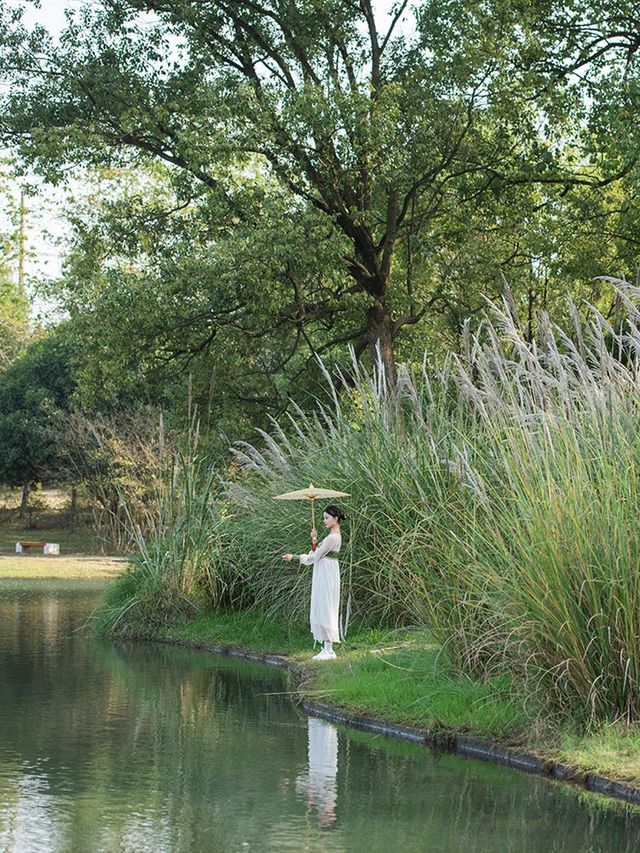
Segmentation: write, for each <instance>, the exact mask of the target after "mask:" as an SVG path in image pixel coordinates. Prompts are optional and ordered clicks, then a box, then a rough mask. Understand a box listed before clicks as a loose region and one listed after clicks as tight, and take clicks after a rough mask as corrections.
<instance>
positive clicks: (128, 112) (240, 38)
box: [0, 0, 637, 427]
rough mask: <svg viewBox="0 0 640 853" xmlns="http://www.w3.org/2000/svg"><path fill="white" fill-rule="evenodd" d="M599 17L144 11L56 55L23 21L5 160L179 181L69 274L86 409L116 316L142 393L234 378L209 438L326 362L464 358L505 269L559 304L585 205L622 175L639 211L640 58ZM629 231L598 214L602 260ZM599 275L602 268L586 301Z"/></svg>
mask: <svg viewBox="0 0 640 853" xmlns="http://www.w3.org/2000/svg"><path fill="white" fill-rule="evenodd" d="M590 8H591V7H590V5H589V4H580V3H578V4H574V6H572V7H571V8H570V9H565V7H564V6H560V5H557V4H554V3H552V4H543V5H542V6H531V5H527V4H515V5H514V4H511V3H506V2H503V0H492V2H490V3H488V4H484V5H482V6H470V5H469V4H468V3H466V2H454V3H444V4H442V3H438V2H431V0H422V2H420V3H418V4H416V5H415V7H414V8H412V7H409V6H408V4H401V5H400V6H398V7H397V8H396V7H394V9H393V11H390V12H389V13H388V14H383V12H382V11H381V10H374V7H373V5H372V4H370V3H369V2H363V3H362V4H360V5H358V4H346V3H343V2H338V1H337V0H323V2H319V3H318V2H314V3H313V4H302V5H301V4H296V5H291V4H289V5H286V4H285V5H283V4H281V3H273V2H270V0H269V2H266V3H264V4H228V3H222V4H217V5H213V6H212V5H211V4H206V5H202V4H196V3H193V2H190V0H180V2H171V3H165V2H155V0H154V2H144V0H135V1H134V0H132V2H128V3H124V4H119V5H117V6H115V5H114V4H111V3H104V4H97V5H96V4H92V5H91V6H89V4H87V5H83V6H81V8H80V9H79V10H78V11H77V13H76V14H75V15H73V16H72V17H71V20H70V24H69V26H68V29H67V31H66V32H65V35H64V38H63V39H61V41H60V43H59V44H58V45H56V44H54V43H53V42H52V40H51V39H48V38H47V37H46V35H45V34H44V33H43V32H42V31H41V30H38V31H36V32H34V33H32V34H30V33H28V32H27V31H26V30H24V29H23V28H22V27H21V25H20V23H19V14H18V13H16V12H15V11H10V10H9V9H6V10H5V12H4V15H3V18H2V20H1V21H0V26H1V27H2V28H3V34H4V39H3V41H4V51H3V60H4V64H5V66H6V67H7V68H9V69H10V72H9V75H10V80H11V87H10V89H9V91H8V94H7V96H6V97H5V98H4V100H3V106H2V108H1V110H2V123H1V125H0V126H1V127H2V130H3V135H4V137H5V138H6V140H7V142H9V143H12V144H13V145H17V146H18V148H19V149H20V151H21V154H22V156H23V157H24V158H25V159H26V160H27V161H29V162H30V163H32V164H34V166H35V167H36V168H37V169H38V170H39V171H40V172H42V173H44V174H46V175H47V176H48V177H50V178H52V179H54V178H58V177H60V176H61V175H62V174H63V172H64V169H65V168H66V167H67V166H68V165H69V164H82V165H83V166H85V165H87V164H90V165H101V166H105V165H106V166H107V167H109V168H111V167H113V166H114V165H120V166H122V165H127V166H131V165H132V166H133V167H134V168H135V169H140V168H141V167H144V168H148V165H149V163H150V162H151V163H166V164H169V167H170V174H171V191H170V194H169V195H170V198H169V197H168V198H165V199H162V200H159V199H158V198H154V199H152V201H151V203H150V204H147V203H144V202H142V200H141V196H143V195H145V193H144V192H142V193H140V192H137V193H135V194H134V195H132V196H130V197H128V198H126V199H125V200H124V201H123V202H121V203H119V204H118V205H116V206H115V207H114V208H113V209H112V211H111V214H112V215H111V216H107V224H108V229H109V230H111V231H112V235H113V236H112V237H111V238H110V239H107V246H108V249H109V254H110V256H109V257H108V259H107V260H106V261H105V259H104V257H102V256H101V255H100V252H99V249H100V247H101V244H102V240H101V239H100V236H99V235H96V233H95V229H93V228H89V229H88V232H87V233H85V234H84V236H85V237H86V240H84V241H83V246H82V248H83V252H84V257H81V255H82V254H83V252H82V251H81V252H79V253H78V256H77V257H76V261H77V264H76V269H75V273H76V275H75V276H74V273H73V272H72V275H71V284H72V286H73V284H74V277H75V278H76V279H78V278H79V279H81V280H83V279H86V280H88V281H93V282H96V279H98V280H97V282H96V283H97V291H98V296H99V299H98V304H97V306H96V313H95V314H93V313H92V311H89V313H88V315H87V316H85V318H84V319H85V321H86V322H88V323H89V326H90V327H91V319H93V320H95V326H94V327H92V328H90V329H88V330H87V329H85V332H86V334H87V335H88V336H89V337H90V339H91V343H92V351H93V352H94V353H96V357H95V358H94V359H93V360H92V366H91V368H90V370H93V371H95V376H94V381H93V387H94V389H95V388H97V387H98V385H99V383H100V380H101V377H102V375H103V374H102V373H101V372H100V371H99V365H100V361H101V360H100V358H99V355H98V354H99V353H101V352H102V353H104V352H106V351H108V350H107V349H106V348H107V347H109V346H110V344H111V341H103V342H102V346H100V339H99V333H98V331H97V329H99V328H101V327H102V324H103V323H104V318H105V317H107V316H109V310H110V308H113V309H114V316H115V317H116V318H117V319H118V321H120V322H121V324H122V333H121V335H120V340H119V343H120V347H119V348H118V349H117V350H116V351H117V352H118V353H119V354H120V358H121V362H120V363H121V364H123V365H126V366H127V367H128V368H129V370H130V371H131V372H132V373H133V374H136V377H135V378H136V379H139V380H140V381H143V379H146V378H147V376H148V374H149V372H150V368H155V367H160V366H161V365H162V364H163V362H164V363H165V367H166V365H167V363H168V364H175V365H180V364H181V363H184V362H185V361H187V362H189V363H191V362H193V361H195V362H196V366H197V367H198V373H199V376H200V379H199V383H200V385H201V386H202V396H203V397H204V396H206V390H205V389H206V388H207V387H208V385H209V382H208V377H210V376H211V374H212V373H214V372H215V374H216V375H217V376H219V377H220V383H219V385H218V386H217V387H218V388H223V389H224V391H223V392H222V393H221V394H220V399H219V405H218V412H216V414H215V417H216V419H217V418H218V417H219V413H220V412H223V411H224V410H225V402H226V399H227V398H228V396H229V391H232V392H233V393H234V394H235V395H236V397H239V396H242V397H244V401H243V402H245V403H254V404H255V403H258V404H259V405H262V406H263V407H265V406H266V407H268V408H269V409H270V410H271V411H272V412H273V411H277V410H278V409H279V408H280V407H281V402H282V399H283V398H285V397H286V396H287V394H288V393H289V390H290V388H291V387H292V385H293V380H292V377H295V376H296V375H297V374H298V373H304V371H305V370H306V369H307V368H308V366H309V361H308V360H309V356H310V355H313V352H314V351H318V350H323V349H324V350H326V351H327V352H332V353H335V355H336V357H337V358H339V357H340V356H341V355H342V351H341V347H343V346H344V345H345V344H346V343H348V342H351V343H353V345H354V347H355V350H356V352H357V354H358V355H359V356H360V357H362V356H363V355H364V353H365V352H366V351H367V350H369V351H370V352H371V354H372V357H373V358H376V357H377V356H376V355H375V352H376V350H375V346H376V343H377V341H378V340H380V341H381V343H382V345H381V347H380V348H379V350H378V352H379V357H380V359H381V360H382V362H383V363H384V364H385V367H386V370H387V374H388V375H389V377H390V378H392V377H393V372H394V357H393V356H394V350H397V351H398V352H399V353H400V357H401V358H404V359H406V358H408V357H409V354H410V353H411V352H412V350H413V349H415V340H416V335H417V334H419V333H420V332H424V331H428V332H429V333H430V335H431V336H434V335H435V332H436V331H439V332H441V331H442V327H443V325H444V328H445V329H446V331H447V332H448V333H449V334H451V335H452V336H455V335H457V334H458V333H459V328H460V325H461V317H463V316H466V315H467V314H468V313H469V311H476V310H477V309H478V307H479V305H480V304H481V297H482V292H485V293H487V292H488V293H490V294H491V295H495V294H496V293H498V292H499V291H500V290H501V289H502V287H503V284H502V280H501V277H500V273H501V272H503V273H504V272H506V273H507V274H509V270H510V268H511V266H512V265H513V264H514V262H515V268H516V270H517V274H515V275H514V282H513V285H514V289H515V290H516V291H518V292H522V293H523V298H524V299H525V300H526V301H528V302H529V303H531V302H535V301H536V300H537V302H538V305H540V304H541V303H544V304H545V306H548V305H551V304H552V302H553V299H551V298H549V294H550V293H553V290H554V288H553V282H551V284H550V285H549V282H548V276H545V275H540V274H539V272H540V271H539V258H540V255H541V251H540V248H539V246H538V247H536V246H535V245H532V244H533V243H534V242H535V241H536V237H539V236H540V234H543V233H545V232H546V229H547V223H548V222H549V221H550V219H553V218H554V217H555V216H556V213H557V211H558V210H559V209H560V208H562V207H563V205H564V202H565V199H571V198H572V197H573V193H574V191H577V192H582V190H581V188H591V189H592V190H594V191H598V192H601V191H602V190H603V189H604V188H605V187H608V186H609V185H610V184H611V182H613V181H614V179H617V178H620V177H621V176H625V175H626V176H627V178H628V181H629V187H628V189H626V190H625V197H626V199H628V200H631V199H632V198H633V195H632V193H631V192H630V190H631V187H632V186H633V185H634V181H637V173H636V171H635V166H634V163H635V159H634V158H632V157H631V156H630V154H629V152H628V151H625V148H624V145H620V144H618V142H617V140H618V138H619V136H620V133H619V132H618V131H619V129H620V127H621V126H622V124H623V123H622V118H623V117H624V112H625V110H626V109H627V106H626V105H627V100H629V101H630V102H631V103H633V102H634V97H635V95H634V92H635V90H634V80H635V77H636V75H637V70H636V62H637V60H636V54H635V51H630V52H629V51H627V50H626V49H625V45H626V44H627V42H626V41H625V39H624V37H621V40H620V41H618V40H617V39H609V38H608V33H610V32H611V31H617V29H619V21H618V20H617V18H616V13H615V12H614V11H612V10H609V9H608V8H607V9H602V10H600V12H599V14H598V15H597V16H596V19H597V22H598V23H597V24H594V25H593V26H594V27H595V28H596V30H597V34H596V35H594V34H593V33H592V31H591V30H590V29H589V28H584V27H582V26H581V24H580V21H581V20H582V17H581V15H582V16H583V17H584V20H589V19H590V14H589V10H590ZM576 10H578V11H576ZM396 13H397V14H396ZM567 33H569V35H567ZM600 38H601V39H602V40H603V43H604V44H605V45H606V48H605V49H604V50H603V53H602V54H601V53H599V52H598V51H597V50H593V53H591V50H592V45H593V44H598V43H599V39H600ZM178 44H179V47H178ZM452 44H455V46H456V49H455V51H452V50H451V45H452ZM34 51H36V52H37V55H38V56H40V57H41V61H40V63H39V64H38V66H37V67H34V65H33V63H32V62H30V60H29V57H30V56H31V55H32V53H33V52H34ZM605 54H606V56H607V63H603V62H602V56H604V55H605ZM576 56H577V57H579V59H578V60H577V59H576ZM576 62H577V63H578V64H577V66H576ZM576 68H580V71H581V75H580V79H584V80H585V81H586V83H585V86H584V89H582V88H580V86H578V85H575V83H574V82H573V81H574V77H573V76H572V71H575V70H576ZM616 87H617V88H618V89H619V90H620V92H621V94H620V96H619V97H614V96H613V93H614V92H615V91H616ZM605 92H606V100H605V98H604V96H603V94H602V93H605ZM625 99H627V100H625ZM594 140H598V142H600V141H602V146H603V149H604V147H606V149H607V157H606V158H605V157H602V156H600V152H599V151H598V148H597V145H594ZM532 188H537V191H532ZM584 193H585V195H586V194H587V193H586V189H585V190H584ZM595 198H596V201H595V204H596V206H598V204H600V199H599V197H597V196H596V197H595ZM159 201H161V203H159ZM601 207H603V208H607V204H605V205H603V206H602V205H601ZM154 208H155V209H154ZM631 208H632V205H630V204H629V202H628V201H624V202H623V205H622V208H617V207H616V208H613V207H611V206H609V210H608V213H607V214H606V215H604V214H603V219H602V221H603V222H604V223H605V224H606V226H607V230H608V232H609V237H608V243H609V244H616V245H617V244H618V243H621V242H622V243H624V241H625V240H627V239H628V240H630V241H632V240H635V239H637V235H635V236H634V234H631V235H626V234H622V235H621V236H620V235H619V233H618V232H617V231H616V230H614V228H613V226H615V225H616V224H617V220H618V216H619V211H620V210H624V209H626V210H627V211H629V210H631ZM116 210H117V213H118V216H115V213H116ZM185 211H186V213H185ZM183 214H184V215H183ZM539 214H541V215H539ZM563 216H564V213H563V212H562V211H561V215H560V217H559V219H560V220H562V219H563ZM631 218H633V217H631ZM565 221H566V219H565ZM118 222H120V223H122V225H121V227H120V229H118ZM609 226H611V227H609ZM156 230H158V231H159V232H160V239H159V244H156V240H155V234H154V232H155V231H156ZM194 236H195V239H194ZM555 236H556V237H557V238H558V241H559V242H562V239H561V238H562V237H563V234H562V228H561V227H560V226H558V228H557V229H556V232H555ZM116 241H117V246H118V248H119V250H120V252H121V256H120V259H119V262H118V260H117V259H114V258H113V256H112V252H111V249H112V247H113V244H114V243H116ZM551 242H553V241H551ZM591 244H593V241H592V243H591ZM189 245H193V246H194V248H195V250H194V252H193V256H192V257H190V256H189V252H188V246H189ZM631 246H633V243H632V242H629V243H628V245H627V246H626V249H627V255H628V252H629V249H630V247H631ZM93 250H97V251H98V255H97V257H98V258H99V259H100V264H99V267H101V268H100V269H98V270H97V272H96V268H95V266H93V265H92V264H91V259H92V251H93ZM555 250H556V249H555V246H554V247H553V248H550V251H555ZM569 254H571V252H570V251H569ZM595 254H596V255H597V254H598V252H597V251H596V252H595ZM93 257H95V256H93ZM575 257H579V253H576V254H575ZM476 258H478V263H476V262H475V259H476ZM589 260H590V261H591V263H597V262H599V260H600V259H599V258H597V257H596V258H589ZM129 262H130V265H129ZM625 266H626V264H625ZM595 271H596V270H594V269H593V266H589V265H588V264H587V263H586V262H585V263H584V264H583V265H582V266H581V267H580V270H579V276H580V279H581V284H582V280H583V278H586V279H589V278H591V277H592V275H593V273H594V272H595ZM597 271H598V272H601V271H602V270H597ZM470 273H471V274H472V275H473V279H472V280H471V281H469V274H470ZM557 280H559V279H557ZM83 289H84V290H85V292H84V293H80V297H81V301H82V300H83V299H84V300H85V303H86V301H87V300H86V296H87V295H88V289H87V288H83ZM89 289H90V288H89ZM441 315H442V316H444V317H445V320H446V322H445V323H444V324H438V323H435V322H434V318H436V319H437V318H439V317H440V316H441ZM242 333H244V338H243V335H242ZM252 336H253V337H254V341H253V347H246V345H245V341H246V338H247V337H252ZM115 337H117V335H116V336H115ZM403 339H404V344H403V343H402V341H403ZM238 341H240V342H241V350H242V353H243V355H246V356H247V359H246V362H247V364H248V365H249V366H250V370H244V371H243V374H244V375H243V377H242V379H243V383H242V386H241V387H240V388H238V387H233V386H234V385H237V384H238V383H236V382H234V376H237V375H238V371H234V370H233V369H229V370H228V371H225V367H226V360H227V359H228V358H229V353H230V352H235V346H236V344H237V342H238ZM135 346H137V347H138V350H139V351H141V352H142V353H143V359H142V364H141V365H140V367H136V362H135V357H134V348H135ZM398 348H399V349H398ZM421 348H422V347H421ZM231 361H232V364H233V365H235V366H237V367H239V366H240V364H239V360H237V359H232V360H231ZM285 364H289V366H290V368H291V370H290V374H289V376H288V377H287V380H286V381H283V380H282V379H281V374H282V372H283V368H284V366H285ZM311 364H313V360H312V361H311ZM108 378H109V379H112V378H113V376H109V377H108ZM165 381H166V378H165ZM107 384H108V383H107ZM134 386H135V379H134ZM227 386H231V388H230V389H228V388H227ZM245 386H246V387H245ZM215 393H216V392H215V391H214V394H215ZM220 418H221V419H222V420H223V421H224V416H223V415H222V416H220ZM247 420H251V416H249V418H248V419H247ZM224 426H225V427H226V423H224Z"/></svg>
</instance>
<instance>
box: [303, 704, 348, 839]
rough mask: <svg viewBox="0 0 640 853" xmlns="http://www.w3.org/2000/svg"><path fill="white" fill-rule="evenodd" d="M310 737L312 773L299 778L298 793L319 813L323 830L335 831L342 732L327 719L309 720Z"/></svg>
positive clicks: (314, 718) (309, 749) (309, 747)
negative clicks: (337, 779) (337, 778)
mask: <svg viewBox="0 0 640 853" xmlns="http://www.w3.org/2000/svg"><path fill="white" fill-rule="evenodd" d="M307 737H308V745H307V756H308V770H307V772H306V773H304V774H302V775H300V776H298V778H297V779H296V790H297V791H298V792H299V793H303V794H304V795H305V798H306V803H307V806H308V808H309V809H312V810H314V811H315V812H316V813H317V817H318V825H319V826H320V828H321V829H332V828H333V827H335V825H336V820H337V818H336V800H337V797H338V791H337V785H336V777H337V775H338V732H337V730H336V727H335V726H333V725H332V724H331V723H328V722H326V720H321V719H319V718H318V717H309V719H308V720H307Z"/></svg>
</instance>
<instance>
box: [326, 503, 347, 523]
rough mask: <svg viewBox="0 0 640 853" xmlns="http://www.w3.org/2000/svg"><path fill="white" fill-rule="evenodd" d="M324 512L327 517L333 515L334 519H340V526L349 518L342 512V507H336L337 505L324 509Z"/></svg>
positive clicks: (330, 505)
mask: <svg viewBox="0 0 640 853" xmlns="http://www.w3.org/2000/svg"><path fill="white" fill-rule="evenodd" d="M324 511H325V512H326V513H327V515H332V516H333V517H334V518H337V519H338V521H339V522H340V524H342V522H343V521H344V520H345V518H346V517H347V516H346V515H345V514H344V513H343V512H342V510H341V509H340V507H339V506H336V505H335V504H329V506H326V507H325V508H324Z"/></svg>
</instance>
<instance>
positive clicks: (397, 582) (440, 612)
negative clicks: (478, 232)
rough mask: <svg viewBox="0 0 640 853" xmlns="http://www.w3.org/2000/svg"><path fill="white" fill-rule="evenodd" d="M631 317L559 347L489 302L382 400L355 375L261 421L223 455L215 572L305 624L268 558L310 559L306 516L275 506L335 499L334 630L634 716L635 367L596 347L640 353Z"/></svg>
mask: <svg viewBox="0 0 640 853" xmlns="http://www.w3.org/2000/svg"><path fill="white" fill-rule="evenodd" d="M636 295H637V294H636ZM620 299H622V300H623V301H624V300H625V299H627V297H626V296H625V293H624V291H621V292H620ZM627 308H628V312H629V316H628V318H627V320H626V323H625V324H624V327H623V331H621V332H620V333H616V332H615V331H614V330H613V329H612V327H611V326H610V324H608V323H607V321H606V320H604V319H603V318H602V317H601V315H598V313H597V312H594V313H593V315H592V319H591V321H590V323H589V324H588V325H587V326H585V327H581V326H580V325H579V324H576V326H575V329H574V335H573V339H572V338H570V337H569V336H568V335H566V334H565V333H563V332H562V331H561V330H559V329H553V327H551V325H549V324H548V323H547V324H546V325H545V324H543V325H542V327H541V329H540V335H541V336H540V339H539V341H538V342H537V343H536V344H529V343H527V341H526V337H525V335H524V333H523V330H521V329H519V328H518V327H517V326H516V325H515V324H514V322H513V317H512V314H511V313H510V312H509V310H507V309H505V311H504V312H502V313H498V314H497V319H496V323H495V325H490V324H488V325H487V326H486V328H485V330H484V333H483V334H482V335H481V336H476V337H475V338H469V339H468V340H467V341H466V348H465V353H466V354H465V355H464V356H463V357H461V358H458V359H450V360H449V362H448V364H447V366H446V368H445V369H444V370H443V371H442V372H441V373H440V374H439V375H438V376H437V377H435V379H430V378H429V377H428V375H427V374H422V375H420V374H418V376H412V375H411V374H410V373H408V372H403V373H401V375H400V379H399V382H398V386H397V388H396V390H395V392H394V393H393V394H389V393H388V392H385V391H384V389H383V384H382V383H381V381H380V377H377V378H376V377H373V378H371V377H367V376H366V375H365V374H362V373H361V374H359V378H358V381H357V383H356V386H355V388H354V389H353V390H352V392H351V396H350V397H349V398H348V399H345V398H344V397H343V398H338V397H337V396H336V397H335V404H334V408H333V410H332V411H331V410H329V409H327V408H326V407H320V408H319V409H318V411H317V412H316V413H315V414H314V415H312V416H305V415H304V414H303V413H302V412H297V413H296V416H295V418H292V419H291V422H290V424H289V425H288V427H287V429H286V431H285V429H283V428H281V427H280V426H278V425H277V424H274V426H273V428H272V430H271V432H270V434H266V433H265V434H263V436H262V438H263V442H264V443H263V445H262V446H261V448H257V447H255V446H251V445H244V446H243V447H242V448H238V449H237V450H236V456H237V457H238V458H239V460H240V462H241V463H242V465H243V467H244V469H245V471H246V472H247V473H246V474H245V475H244V476H240V477H236V478H235V481H234V482H233V483H230V484H229V486H228V494H229V498H230V499H231V501H232V504H231V506H232V507H234V506H235V509H232V510H231V514H229V516H228V527H229V531H228V532H225V538H226V545H225V549H224V552H223V555H224V558H225V559H226V560H227V563H228V571H230V572H237V573H239V574H240V576H241V577H242V578H243V583H244V584H245V585H246V587H247V588H248V589H249V590H250V593H251V596H252V597H253V601H254V602H255V604H256V606H258V607H259V608H260V610H261V611H262V612H264V613H265V614H267V615H268V616H270V617H271V618H274V619H280V620H282V619H290V620H292V621H293V622H294V623H298V622H301V621H302V620H303V619H304V618H305V615H306V611H307V602H308V590H309V586H310V584H309V577H308V573H307V572H305V570H304V569H301V568H299V567H298V566H297V565H296V564H295V563H294V564H283V563H282V562H281V554H282V553H283V552H284V551H288V550H294V551H295V550H297V551H301V550H306V544H305V542H304V538H303V536H302V530H303V529H304V527H305V517H306V516H307V513H308V508H306V507H304V506H300V507H299V508H295V507H289V506H286V505H285V506H283V505H282V504H281V503H279V502H274V501H273V495H274V494H278V493H280V492H283V491H288V490H290V489H292V488H296V487H299V486H300V485H301V484H303V483H307V482H310V481H312V482H315V483H321V484H322V485H323V486H326V487H335V488H339V489H342V490H346V491H348V492H350V494H351V498H350V499H349V500H348V501H347V502H346V503H347V514H348V517H349V522H348V524H347V526H346V529H345V533H346V545H347V547H346V549H345V551H344V552H343V558H342V560H341V567H342V576H343V620H344V621H347V616H348V611H349V609H350V610H351V614H352V616H353V614H355V615H358V616H363V615H365V614H366V619H367V620H368V621H374V622H379V623H381V624H386V625H394V624H397V623H399V622H402V623H407V622H409V623H415V622H419V623H423V624H427V625H428V626H429V628H430V631H431V632H432V633H433V635H434V636H435V637H436V639H438V640H439V641H440V642H441V643H443V644H444V646H445V648H446V649H447V653H448V655H450V656H451V658H452V659H453V660H455V661H456V662H457V664H458V666H459V667H460V668H461V669H462V670H464V671H466V672H468V673H472V674H474V675H475V676H482V677H489V676H492V675H494V674H498V673H504V672H511V673H513V674H516V675H517V676H518V677H522V678H523V679H525V683H526V684H527V689H528V691H529V692H537V691H540V692H539V695H538V698H540V697H541V696H543V695H544V696H545V697H546V699H545V701H548V702H549V703H550V704H551V705H553V706H554V707H555V708H556V709H560V710H561V711H562V712H563V713H571V714H573V715H574V716H575V715H578V716H579V715H582V716H583V718H584V719H587V718H589V717H594V718H600V719H601V718H610V717H618V716H620V717H624V718H626V719H637V718H638V715H639V714H640V672H638V669H637V666H636V656H635V651H634V649H635V643H636V639H635V638H636V637H637V636H638V633H639V631H640V625H639V623H638V614H639V613H640V606H639V605H640V602H639V601H638V585H637V564H638V559H639V556H640V540H639V539H638V535H637V525H636V524H635V522H634V518H635V513H636V509H637V505H638V501H639V499H640V495H638V493H637V492H638V490H637V482H636V480H637V478H636V469H637V460H638V454H639V452H640V449H639V447H638V442H637V439H636V436H637V435H638V434H639V432H640V431H639V430H638V424H637V388H636V379H635V376H636V367H635V360H634V361H633V362H632V363H627V364H625V363H622V362H620V361H618V360H616V358H615V356H613V355H612V354H611V351H610V348H608V346H607V342H608V341H607V339H608V338H610V337H613V339H614V340H615V341H616V345H615V346H614V347H613V348H612V349H613V351H614V352H615V351H617V350H618V349H619V348H620V347H623V348H626V349H627V350H633V351H636V352H637V351H638V347H639V340H640V331H639V329H638V326H637V325H636V320H635V318H636V317H637V314H636V313H635V312H636V309H635V307H633V305H632V303H631V302H628V303H627ZM574 341H576V343H574ZM296 531H298V532H297V533H296ZM347 636H348V634H347Z"/></svg>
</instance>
